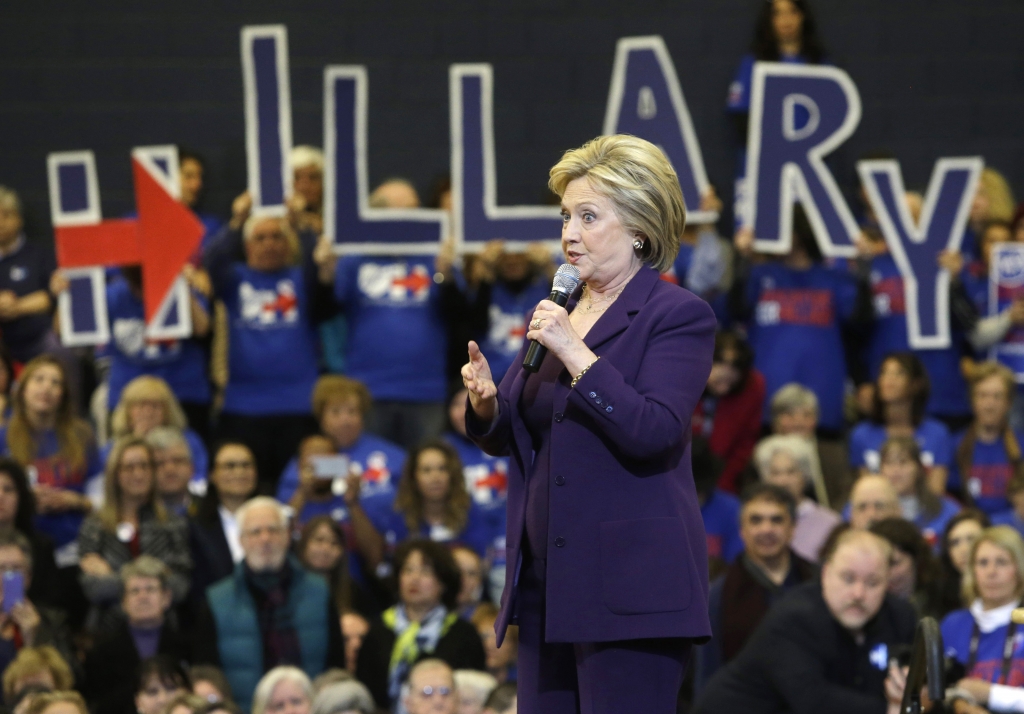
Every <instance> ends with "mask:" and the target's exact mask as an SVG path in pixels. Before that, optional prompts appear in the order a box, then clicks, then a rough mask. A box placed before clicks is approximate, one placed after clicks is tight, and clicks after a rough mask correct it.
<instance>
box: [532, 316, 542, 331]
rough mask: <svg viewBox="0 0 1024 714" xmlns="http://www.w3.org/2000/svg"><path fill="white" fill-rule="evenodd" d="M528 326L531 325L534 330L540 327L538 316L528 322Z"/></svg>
mask: <svg viewBox="0 0 1024 714" xmlns="http://www.w3.org/2000/svg"><path fill="white" fill-rule="evenodd" d="M530 327H531V328H532V329H534V330H539V329H540V318H539V317H538V318H537V319H536V320H534V321H533V322H531V323H530Z"/></svg>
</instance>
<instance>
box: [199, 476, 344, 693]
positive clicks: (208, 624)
mask: <svg viewBox="0 0 1024 714" xmlns="http://www.w3.org/2000/svg"><path fill="white" fill-rule="evenodd" d="M237 517H238V532H239V538H240V541H241V544H242V550H243V552H244V558H243V560H242V562H241V563H239V564H238V565H237V566H235V571H234V573H233V574H232V575H231V576H229V577H227V578H225V579H224V580H221V581H220V582H218V583H216V584H215V585H213V586H212V587H210V588H209V589H208V590H207V591H206V607H204V608H203V609H202V611H201V612H200V615H199V621H198V623H197V626H196V628H195V629H196V633H195V644H196V649H195V660H196V662H197V663H199V664H214V665H217V666H219V667H221V668H222V669H223V670H224V675H225V676H226V677H227V678H228V682H230V683H231V690H232V691H233V692H234V694H235V697H236V701H238V703H239V705H240V706H241V707H242V708H243V709H246V710H247V709H248V708H249V705H250V698H251V697H252V692H253V690H254V689H255V688H256V683H257V680H258V679H259V677H261V676H262V675H263V674H264V673H265V672H268V671H270V670H271V669H273V668H274V667H277V666H279V665H295V666H300V667H301V668H302V670H303V671H304V672H305V673H306V675H307V676H313V677H315V676H316V675H318V674H320V673H321V672H322V671H324V670H325V669H327V668H328V667H335V666H337V667H340V666H342V665H343V664H344V657H345V653H344V646H343V644H342V639H341V630H340V626H339V615H338V612H337V610H336V608H335V607H334V603H333V601H332V600H331V595H330V590H329V589H328V587H327V583H325V582H324V580H323V578H321V577H319V576H317V575H313V574H312V573H310V572H309V571H307V570H306V569H305V568H303V567H302V566H301V565H299V561H298V560H297V559H296V558H294V557H291V556H289V554H288V544H289V540H290V538H289V535H288V518H287V515H286V514H285V511H284V506H282V505H281V504H280V503H278V502H277V501H275V500H274V499H272V498H268V497H266V496H258V497H256V498H254V499H252V500H251V501H249V502H247V503H245V504H244V505H243V506H242V507H241V508H240V509H239V510H238V514H237Z"/></svg>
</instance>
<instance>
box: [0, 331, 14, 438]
mask: <svg viewBox="0 0 1024 714" xmlns="http://www.w3.org/2000/svg"><path fill="white" fill-rule="evenodd" d="M13 392H14V360H12V359H11V355H10V353H9V352H8V351H7V348H6V347H4V345H3V344H2V343H0V427H2V426H4V425H5V424H6V423H7V420H8V419H10V418H11V408H12V404H13V402H12V397H13Z"/></svg>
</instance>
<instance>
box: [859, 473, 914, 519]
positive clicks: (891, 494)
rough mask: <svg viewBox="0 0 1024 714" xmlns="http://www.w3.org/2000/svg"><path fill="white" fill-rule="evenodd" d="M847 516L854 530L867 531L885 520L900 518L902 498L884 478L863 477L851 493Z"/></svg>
mask: <svg viewBox="0 0 1024 714" xmlns="http://www.w3.org/2000/svg"><path fill="white" fill-rule="evenodd" d="M847 514H848V516H849V519H850V525H851V526H852V527H853V528H856V529H858V530H867V529H868V528H870V527H871V526H872V525H874V524H875V523H877V522H878V521H880V520H882V519H883V518H900V517H901V516H902V513H901V511H900V498H899V496H897V495H896V489H894V488H893V486H892V483H891V482H890V481H889V479H887V478H885V477H884V476H875V475H873V474H871V475H868V476H861V477H860V478H859V479H857V480H856V481H855V482H854V484H853V489H852V490H851V491H850V505H849V508H848V509H847Z"/></svg>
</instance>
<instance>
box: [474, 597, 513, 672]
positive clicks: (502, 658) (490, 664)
mask: <svg viewBox="0 0 1024 714" xmlns="http://www.w3.org/2000/svg"><path fill="white" fill-rule="evenodd" d="M497 619H498V608H497V607H496V606H495V605H493V604H492V603H489V602H482V603H480V604H479V605H478V606H477V608H476V612H474V613H473V618H472V619H471V620H470V622H472V623H473V626H474V627H475V628H476V632H477V634H478V635H480V641H481V642H483V643H484V653H485V654H486V655H487V671H488V672H490V673H491V675H492V676H493V677H494V678H495V679H496V680H497V681H498V682H514V681H516V679H517V674H518V673H517V671H516V659H517V657H518V654H519V627H518V625H510V626H509V628H508V631H506V633H505V639H504V640H502V643H501V647H497V646H496V645H497V642H498V638H497V637H495V635H494V623H495V621H497Z"/></svg>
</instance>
